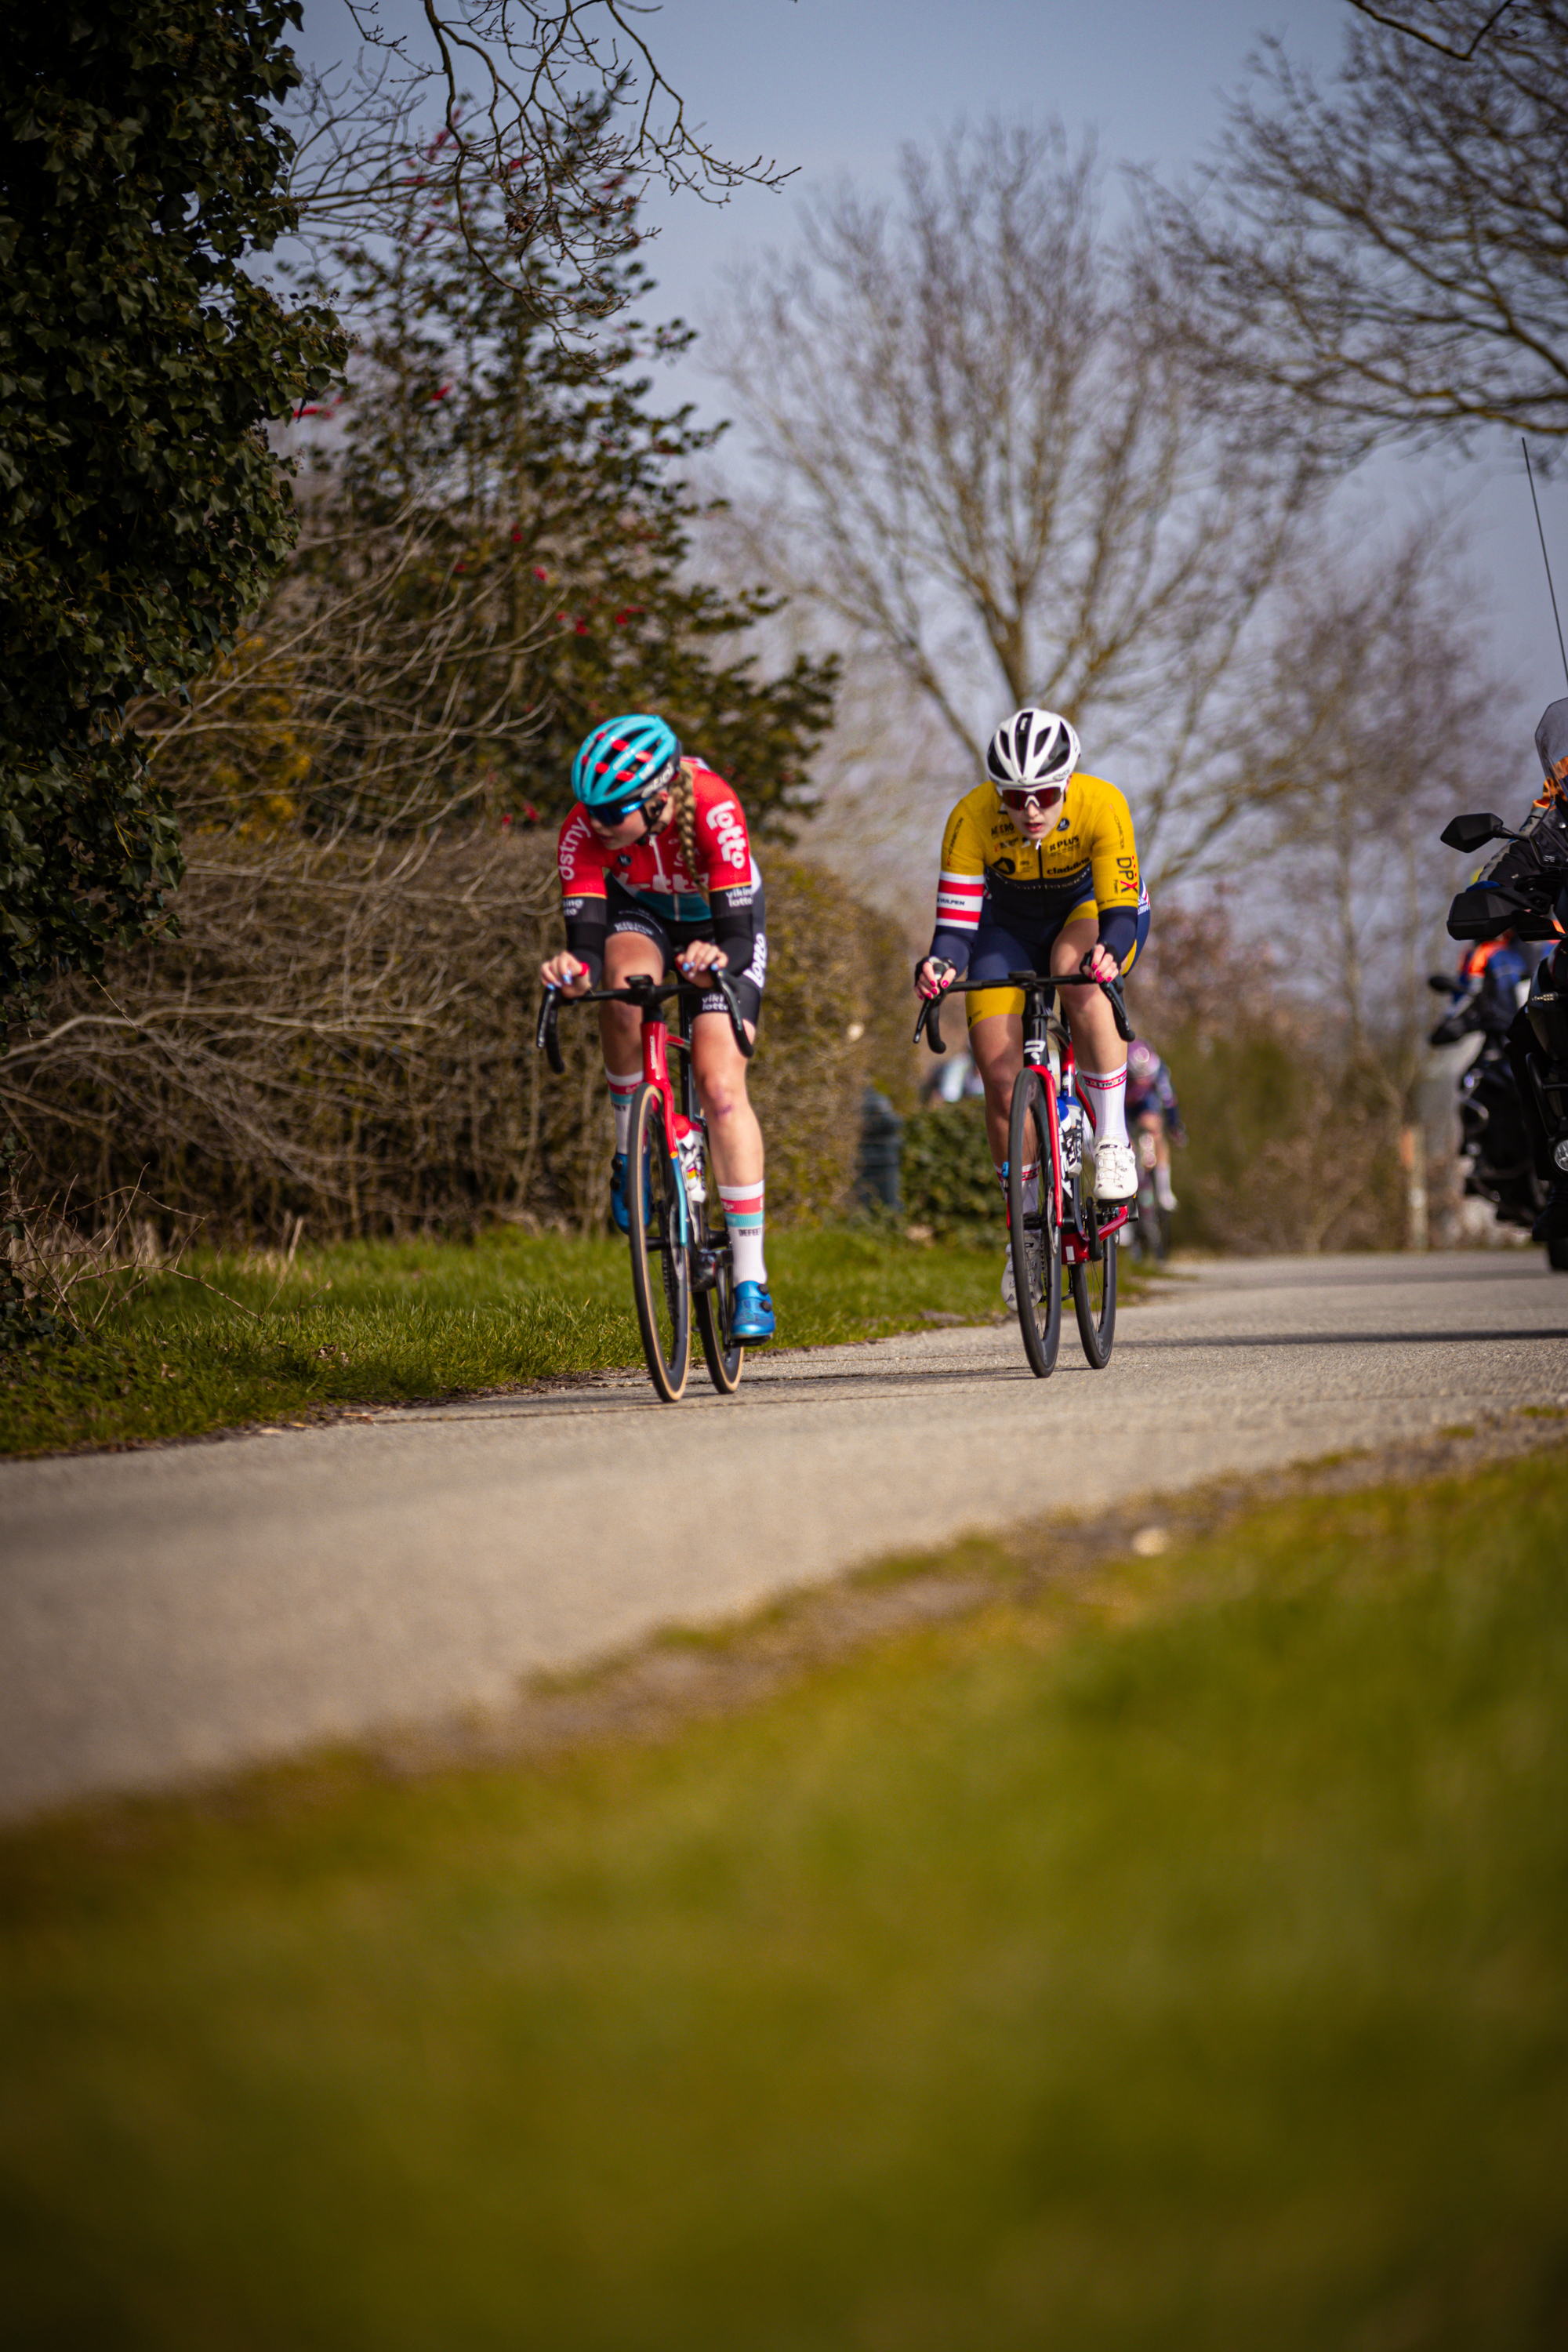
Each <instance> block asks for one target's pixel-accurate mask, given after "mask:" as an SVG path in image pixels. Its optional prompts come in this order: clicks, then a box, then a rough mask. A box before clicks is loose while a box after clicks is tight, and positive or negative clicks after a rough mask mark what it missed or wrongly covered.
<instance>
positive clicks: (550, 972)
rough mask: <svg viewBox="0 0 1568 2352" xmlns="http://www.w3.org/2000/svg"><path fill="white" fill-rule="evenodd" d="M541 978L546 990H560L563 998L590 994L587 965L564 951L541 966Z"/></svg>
mask: <svg viewBox="0 0 1568 2352" xmlns="http://www.w3.org/2000/svg"><path fill="white" fill-rule="evenodd" d="M539 977H540V979H541V980H542V982H543V983H544V985H545V987H546V988H554V989H558V990H559V991H560V992H561V994H562V995H563V996H585V995H586V994H587V992H588V967H587V965H586V964H585V963H579V962H578V961H577V959H576V957H575V956H574V955H568V954H567V953H566V952H565V950H563V951H562V952H561V954H560V955H552V957H551V958H550V961H548V963H542V964H541V965H540V967H539Z"/></svg>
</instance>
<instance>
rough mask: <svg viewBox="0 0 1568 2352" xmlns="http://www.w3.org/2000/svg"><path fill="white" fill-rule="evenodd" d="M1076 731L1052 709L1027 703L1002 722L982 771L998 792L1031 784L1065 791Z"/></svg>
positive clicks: (1076, 742) (1074, 760)
mask: <svg viewBox="0 0 1568 2352" xmlns="http://www.w3.org/2000/svg"><path fill="white" fill-rule="evenodd" d="M1078 754H1079V740H1078V730H1077V729H1076V728H1074V727H1072V726H1071V725H1070V724H1069V723H1068V720H1067V719H1063V718H1060V717H1059V716H1058V713H1057V712H1056V711H1054V710H1041V709H1038V707H1037V705H1036V704H1034V703H1027V704H1026V705H1025V707H1024V709H1022V710H1015V712H1014V713H1013V716H1012V717H1011V719H1004V720H1003V721H1002V724H1001V726H1000V727H998V729H997V730H996V732H995V734H994V735H993V737H992V738H991V741H990V743H989V745H988V746H987V748H986V752H985V772H986V774H987V775H988V776H989V777H990V779H991V781H992V782H993V783H994V785H995V787H996V789H997V791H998V792H999V793H1000V792H1018V791H1020V790H1023V789H1026V788H1027V787H1028V786H1029V785H1031V784H1039V785H1044V786H1045V787H1046V789H1047V791H1048V790H1050V789H1051V788H1053V787H1056V788H1058V789H1060V790H1062V791H1065V790H1066V789H1067V787H1068V784H1070V783H1071V782H1072V778H1073V771H1074V769H1075V768H1076V767H1077V766H1078Z"/></svg>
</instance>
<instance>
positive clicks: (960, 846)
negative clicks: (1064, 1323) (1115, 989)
mask: <svg viewBox="0 0 1568 2352" xmlns="http://www.w3.org/2000/svg"><path fill="white" fill-rule="evenodd" d="M1078 760H1079V739H1078V735H1077V732H1076V730H1074V729H1073V728H1072V727H1071V726H1070V725H1069V724H1068V720H1067V719H1063V718H1062V717H1061V716H1060V715H1059V714H1058V712H1057V711H1054V710H1044V709H1039V708H1037V706H1035V705H1033V704H1031V705H1029V706H1027V707H1026V709H1022V710H1016V711H1015V712H1014V713H1013V716H1012V717H1011V718H1010V719H1004V720H1003V722H1002V724H1001V726H1000V727H998V728H997V730H996V732H995V733H994V735H993V737H992V738H991V742H990V745H989V748H988V749H987V751H986V754H985V774H986V781H985V782H984V783H980V784H976V785H975V786H974V788H973V791H972V792H968V793H965V794H964V796H963V799H962V800H961V801H960V802H959V803H957V805H956V806H955V807H954V808H953V810H952V814H951V815H950V816H949V818H948V820H947V827H946V830H945V832H944V833H943V835H942V873H941V877H940V879H939V882H938V885H937V900H936V909H937V911H936V930H935V932H934V934H933V936H932V939H931V952H930V954H929V955H928V956H926V958H925V959H924V961H923V962H922V963H921V966H920V968H919V970H918V971H916V974H915V986H916V988H917V989H918V990H919V992H920V993H921V995H922V996H938V995H940V994H941V993H942V990H943V989H944V988H945V987H947V986H948V985H949V983H950V982H952V980H953V979H954V978H955V977H957V976H958V975H959V974H961V973H963V972H964V971H968V973H969V976H970V978H971V979H972V980H984V981H990V980H994V981H995V982H997V985H996V986H995V987H994V988H985V989H982V990H978V991H977V992H975V993H974V994H973V995H972V996H970V997H968V998H967V999H966V1000H965V1002H966V1006H967V1011H968V1016H969V1044H970V1050H971V1052H972V1053H973V1055H974V1060H975V1064H976V1066H977V1067H978V1069H979V1071H980V1075H981V1077H982V1079H983V1080H984V1087H985V1125H986V1132H987V1134H988V1135H989V1137H990V1140H991V1158H992V1161H993V1164H994V1167H995V1170H996V1174H997V1178H998V1180H999V1181H1000V1183H1001V1185H1002V1192H1003V1197H1004V1199H1005V1197H1006V1190H1007V1160H1006V1154H1007V1127H1008V1119H1009V1117H1010V1114H1011V1109H1012V1101H1013V1084H1014V1081H1015V1079H1016V1077H1017V1075H1018V1072H1019V1071H1020V1069H1021V1068H1022V1067H1023V1062H1024V997H1023V992H1022V990H1021V989H1016V988H1008V987H1007V986H1005V980H1006V975H1007V973H1008V972H1010V971H1051V972H1080V971H1081V972H1085V973H1088V974H1089V975H1091V976H1092V977H1093V978H1094V979H1096V980H1115V979H1116V978H1117V977H1118V975H1119V974H1121V973H1122V972H1126V971H1130V970H1131V966H1132V961H1133V959H1134V958H1135V956H1136V955H1137V953H1138V950H1139V949H1140V948H1141V947H1142V944H1143V941H1144V940H1145V939H1146V938H1147V937H1148V931H1149V899H1148V894H1147V892H1146V891H1145V890H1144V889H1143V887H1142V883H1141V881H1140V879H1139V873H1138V848H1137V844H1136V842H1135V841H1134V839H1133V835H1132V817H1131V812H1130V810H1129V808H1128V806H1127V803H1126V801H1125V800H1124V799H1123V798H1122V795H1121V793H1119V792H1118V791H1117V789H1116V786H1115V785H1114V784H1108V783H1106V782H1103V781H1102V780H1101V779H1100V777H1099V776H1084V775H1079V772H1078ZM1061 1001H1062V1003H1063V1004H1064V1007H1065V1011H1066V1013H1067V1020H1068V1027H1069V1028H1070V1030H1071V1032H1072V1041H1073V1050H1074V1053H1075V1055H1076V1056H1077V1060H1078V1077H1079V1089H1080V1091H1081V1095H1082V1099H1083V1106H1084V1111H1085V1115H1086V1118H1087V1121H1088V1124H1089V1130H1090V1133H1091V1136H1092V1140H1093V1150H1094V1192H1095V1198H1096V1200H1097V1201H1101V1202H1121V1201H1127V1200H1131V1198H1132V1196H1133V1194H1134V1193H1135V1192H1137V1190H1138V1171H1137V1167H1136V1163H1135V1162H1134V1160H1133V1156H1132V1148H1131V1143H1130V1142H1129V1140H1128V1135H1127V1113H1126V1094H1127V1049H1126V1047H1125V1046H1124V1045H1123V1044H1122V1042H1121V1036H1120V1035H1119V1034H1118V1032H1117V1027H1116V1021H1115V1017H1114V1015H1113V1013H1112V1012H1111V1009H1110V1004H1109V1003H1108V1002H1107V1000H1106V998H1105V996H1104V994H1103V992H1101V991H1100V989H1098V988H1064V989H1063V990H1062V992H1061ZM1023 1174H1024V1178H1025V1181H1029V1179H1030V1178H1031V1176H1032V1174H1033V1171H1031V1170H1028V1169H1026V1170H1025V1171H1023ZM1011 1278H1012V1259H1011V1257H1009V1259H1008V1261H1007V1264H1006V1266H1005V1270H1004V1273H1003V1277H1002V1287H1003V1295H1004V1297H1009V1293H1010V1287H1011Z"/></svg>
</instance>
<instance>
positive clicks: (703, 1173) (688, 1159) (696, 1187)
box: [676, 1127, 708, 1209]
mask: <svg viewBox="0 0 1568 2352" xmlns="http://www.w3.org/2000/svg"><path fill="white" fill-rule="evenodd" d="M676 1149H677V1150H678V1151H679V1154H680V1172H681V1174H682V1176H684V1177H685V1179H686V1197H687V1199H688V1200H689V1202H690V1203H691V1205H692V1207H693V1208H694V1209H700V1207H701V1206H702V1203H703V1202H704V1201H705V1200H706V1199H707V1197H708V1171H707V1170H706V1169H705V1168H704V1166H703V1164H702V1131H701V1129H700V1128H696V1127H694V1128H692V1129H691V1130H690V1132H689V1134H686V1135H681V1136H678V1137H677V1138H676Z"/></svg>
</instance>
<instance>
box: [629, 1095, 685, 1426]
mask: <svg viewBox="0 0 1568 2352" xmlns="http://www.w3.org/2000/svg"><path fill="white" fill-rule="evenodd" d="M626 1141H627V1150H626V1223H627V1226H628V1228H629V1239H630V1242H631V1248H632V1296H633V1297H634V1298H635V1299H636V1301H637V1328H638V1330H639V1331H640V1332H641V1333H642V1347H643V1354H644V1356H645V1357H646V1359H647V1370H648V1378H649V1379H650V1380H651V1381H652V1382H653V1384H654V1387H655V1389H656V1390H657V1391H658V1394H659V1395H660V1396H661V1397H662V1398H663V1400H664V1402H665V1403H666V1404H679V1402H680V1399H681V1397H682V1395H683V1394H684V1393H685V1389H686V1376H687V1374H688V1372H689V1370H690V1369H691V1278H690V1267H689V1265H688V1262H687V1255H686V1251H685V1249H684V1248H683V1247H682V1246H681V1242H680V1233H681V1225H682V1215H681V1181H682V1180H681V1174H680V1167H679V1161H678V1160H677V1159H676V1157H675V1155H674V1153H673V1151H672V1150H671V1149H670V1141H669V1137H668V1134H667V1133H666V1129H665V1117H664V1097H663V1096H662V1095H661V1094H660V1092H659V1090H658V1087H650V1086H641V1087H638V1088H637V1092H636V1094H635V1095H634V1096H633V1097H632V1114H631V1119H630V1122H629V1129H628V1133H627V1139H626ZM650 1207H651V1209H652V1212H653V1214H652V1218H651V1220H650V1218H649V1215H648V1211H649V1208H650Z"/></svg>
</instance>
